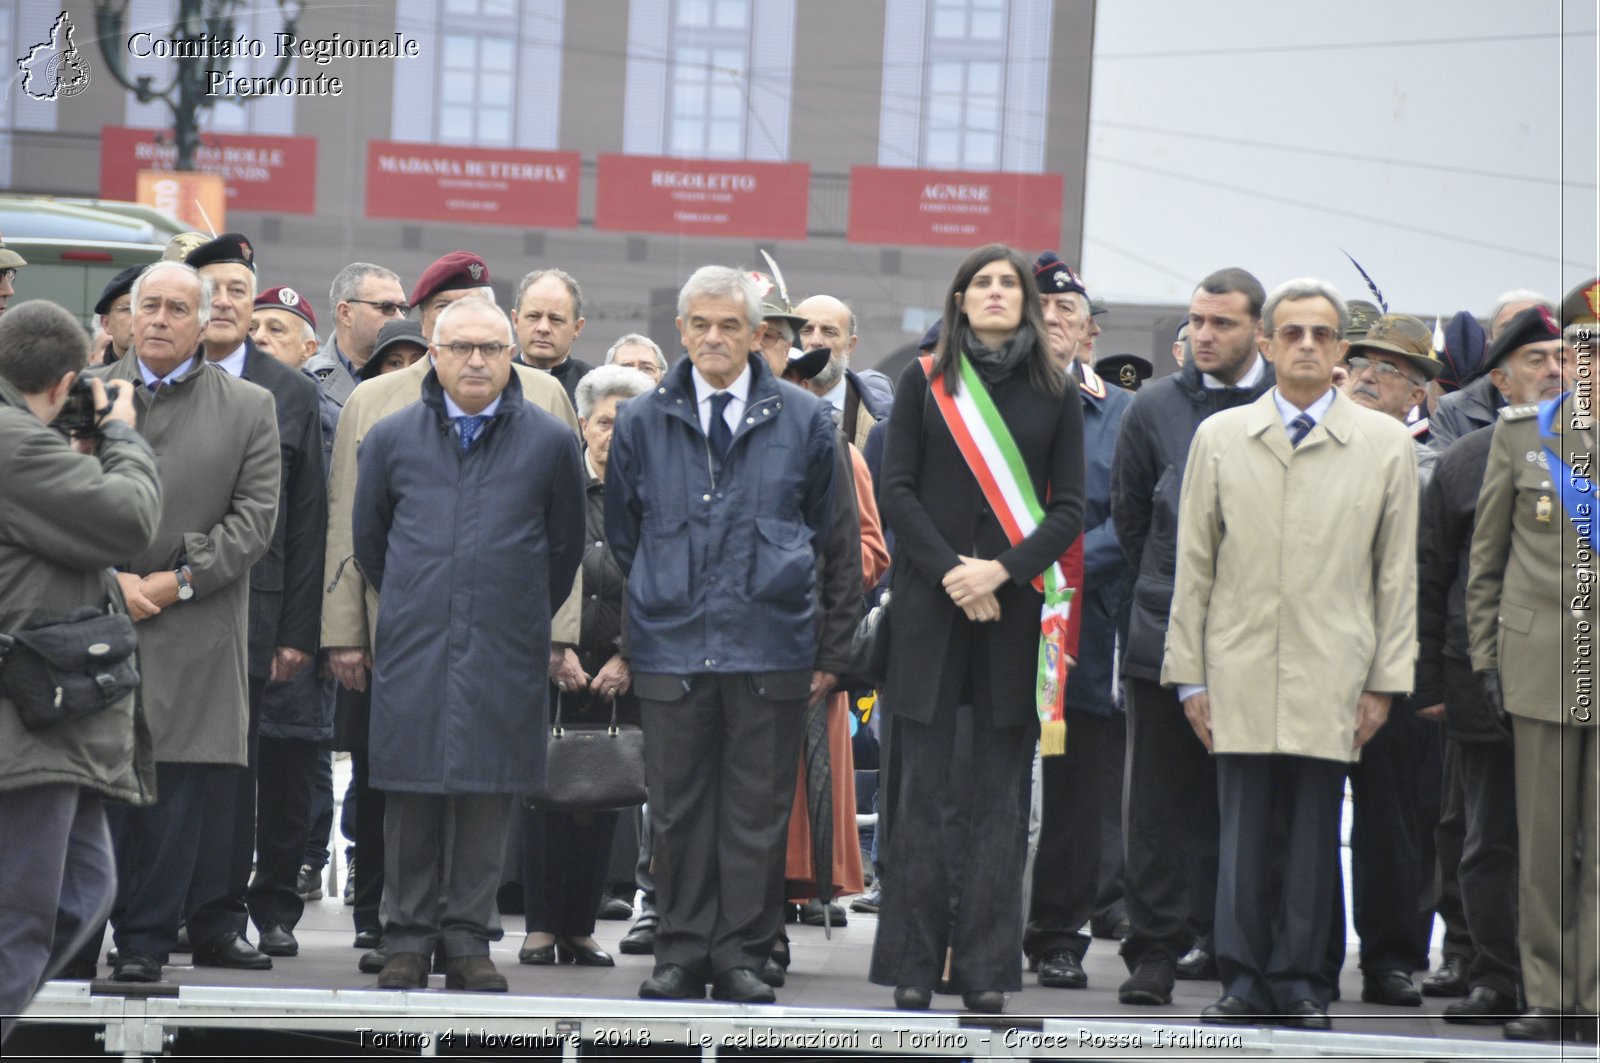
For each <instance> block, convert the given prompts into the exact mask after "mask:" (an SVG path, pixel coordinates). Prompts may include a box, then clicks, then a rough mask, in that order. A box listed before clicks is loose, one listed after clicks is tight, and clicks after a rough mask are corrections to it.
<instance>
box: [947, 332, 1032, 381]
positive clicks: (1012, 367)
mask: <svg viewBox="0 0 1600 1063" xmlns="http://www.w3.org/2000/svg"><path fill="white" fill-rule="evenodd" d="M961 340H962V343H961V350H962V351H963V353H965V354H966V356H967V359H968V360H969V361H970V362H971V363H972V364H973V366H974V368H976V369H977V370H978V375H979V376H981V377H983V382H984V383H985V384H990V385H994V384H998V383H1000V381H1002V380H1005V379H1006V378H1007V377H1009V376H1010V375H1011V374H1012V373H1015V372H1016V371H1017V370H1018V369H1020V368H1021V367H1022V366H1024V365H1026V364H1027V362H1028V358H1029V357H1030V356H1031V355H1032V354H1033V344H1034V339H1033V326H1031V325H1029V324H1028V323H1027V322H1026V321H1024V322H1023V323H1022V324H1021V325H1020V326H1019V327H1018V328H1017V331H1016V332H1015V333H1014V334H1012V337H1011V338H1010V339H1009V340H1006V341H1005V342H1004V343H1002V344H1001V345H1000V349H999V350H998V351H991V350H990V349H989V348H987V347H985V346H984V345H983V344H981V343H979V342H978V337H977V336H974V335H973V334H972V328H971V326H968V327H967V328H966V329H965V330H963V335H962V337H961Z"/></svg>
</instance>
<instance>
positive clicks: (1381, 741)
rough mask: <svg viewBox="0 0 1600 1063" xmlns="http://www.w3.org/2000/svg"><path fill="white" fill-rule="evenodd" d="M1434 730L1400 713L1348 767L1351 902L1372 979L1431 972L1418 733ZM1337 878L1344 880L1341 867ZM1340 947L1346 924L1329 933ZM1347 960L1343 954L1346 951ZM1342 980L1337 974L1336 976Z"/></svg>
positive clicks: (1338, 923) (1363, 960) (1363, 961)
mask: <svg viewBox="0 0 1600 1063" xmlns="http://www.w3.org/2000/svg"><path fill="white" fill-rule="evenodd" d="M1421 725H1426V726H1430V727H1431V726H1433V725H1432V724H1429V723H1428V722H1427V721H1426V720H1419V719H1417V718H1416V716H1415V715H1414V714H1413V713H1412V712H1411V711H1410V710H1409V709H1402V710H1401V711H1397V712H1393V713H1391V714H1390V716H1389V720H1388V722H1387V723H1385V724H1384V725H1383V726H1382V727H1380V728H1379V729H1378V733H1377V734H1375V735H1373V736H1372V738H1371V740H1370V741H1368V742H1367V744H1366V745H1364V746H1362V747H1361V760H1360V761H1359V762H1356V763H1353V764H1351V765H1350V766H1349V778H1350V790H1351V794H1352V797H1353V801H1354V805H1353V808H1352V821H1353V822H1352V826H1351V831H1350V884H1351V889H1352V896H1351V898H1350V903H1351V909H1352V915H1353V917H1354V919H1353V921H1354V923H1355V928H1356V934H1357V935H1358V936H1359V937H1360V938H1361V970H1362V972H1363V973H1366V974H1378V973H1380V972H1383V971H1404V972H1405V973H1407V974H1409V973H1411V972H1412V971H1414V970H1419V969H1426V968H1427V966H1428V945H1427V942H1426V941H1422V940H1419V939H1418V936H1417V935H1418V931H1419V930H1420V926H1419V925H1418V923H1419V920H1418V917H1417V911H1418V908H1419V906H1420V902H1419V899H1418V898H1419V897H1420V889H1421V874H1422V863H1421V856H1420V833H1419V827H1418V822H1417V820H1418V815H1417V805H1418V795H1417V774H1418V772H1417V762H1418V747H1419V738H1418V734H1417V730H1418V727H1419V726H1421ZM1333 874H1334V875H1335V876H1338V875H1340V874H1341V872H1340V870H1339V868H1338V867H1337V866H1335V867H1334V869H1333ZM1330 933H1332V934H1335V935H1336V936H1338V937H1339V938H1340V939H1341V940H1342V939H1343V937H1344V920H1343V919H1339V920H1337V921H1336V925H1334V926H1332V927H1330ZM1339 951H1340V952H1341V953H1342V952H1343V949H1340V950H1339ZM1331 974H1332V975H1333V977H1334V978H1335V979H1336V978H1337V970H1335V971H1334V972H1331Z"/></svg>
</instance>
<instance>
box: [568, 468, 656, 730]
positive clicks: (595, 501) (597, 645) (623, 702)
mask: <svg viewBox="0 0 1600 1063" xmlns="http://www.w3.org/2000/svg"><path fill="white" fill-rule="evenodd" d="M585 471H586V473H587V470H585ZM587 491H588V495H587V508H586V509H585V510H584V535H585V539H584V543H583V612H582V615H581V619H580V620H579V634H578V663H579V664H581V665H582V666H583V670H584V671H585V672H587V673H588V674H589V675H591V676H592V675H594V674H595V673H597V672H599V671H600V669H602V668H604V667H605V664H606V662H607V661H609V660H610V659H611V658H612V656H613V655H614V654H616V653H618V652H619V651H621V649H622V600H623V596H624V595H626V594H627V593H628V577H626V576H624V575H623V574H622V568H621V566H619V565H618V564H617V559H616V558H615V557H613V556H611V547H610V546H609V545H608V544H607V543H606V485H605V481H603V480H597V479H595V478H594V477H593V476H590V477H588V487H587ZM624 656H626V654H624ZM558 696H561V695H559V693H558ZM561 713H562V718H563V719H564V720H568V721H575V720H584V721H589V722H593V721H600V720H608V719H610V718H611V700H610V699H609V698H602V697H599V696H597V695H595V694H593V693H592V692H591V691H588V690H583V691H580V692H578V693H576V694H570V693H569V694H566V695H565V696H562V701H561ZM617 718H618V719H619V720H623V721H625V722H627V723H638V722H639V699H638V697H637V695H635V694H634V692H633V691H632V690H631V689H630V690H629V691H628V692H627V693H626V694H623V695H621V696H620V697H618V698H617Z"/></svg>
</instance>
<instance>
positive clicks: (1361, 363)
mask: <svg viewBox="0 0 1600 1063" xmlns="http://www.w3.org/2000/svg"><path fill="white" fill-rule="evenodd" d="M1344 364H1345V365H1347V366H1349V367H1350V373H1351V375H1352V376H1356V375H1359V374H1361V373H1364V372H1366V371H1367V370H1368V369H1370V370H1372V371H1373V372H1374V373H1376V374H1378V379H1380V380H1387V379H1389V378H1390V377H1400V378H1401V379H1402V380H1404V381H1405V382H1406V383H1408V384H1415V385H1416V386H1417V387H1421V386H1422V381H1420V380H1413V379H1411V378H1410V377H1408V376H1406V375H1405V373H1404V372H1402V371H1401V369H1400V367H1399V366H1396V365H1391V364H1390V363H1388V362H1377V361H1373V360H1372V359H1371V358H1362V357H1361V356H1360V355H1357V356H1356V357H1354V358H1346V359H1345V360H1344Z"/></svg>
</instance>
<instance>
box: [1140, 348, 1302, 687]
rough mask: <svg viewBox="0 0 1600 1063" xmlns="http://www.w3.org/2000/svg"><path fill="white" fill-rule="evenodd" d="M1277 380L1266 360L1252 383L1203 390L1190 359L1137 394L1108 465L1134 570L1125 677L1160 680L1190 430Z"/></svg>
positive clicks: (1250, 399)
mask: <svg viewBox="0 0 1600 1063" xmlns="http://www.w3.org/2000/svg"><path fill="white" fill-rule="evenodd" d="M1275 382H1276V377H1274V376H1273V373H1272V366H1271V365H1270V364H1269V365H1267V366H1266V372H1265V374H1264V375H1263V376H1262V378H1261V380H1260V381H1258V382H1257V383H1256V386H1255V387H1252V388H1207V387H1206V386H1205V384H1204V381H1203V380H1202V378H1201V373H1200V370H1199V368H1198V367H1197V366H1196V365H1195V364H1194V362H1193V360H1190V361H1188V362H1186V363H1185V364H1184V366H1183V368H1182V369H1180V370H1178V372H1176V373H1174V374H1173V375H1172V376H1167V377H1162V378H1161V379H1160V380H1152V381H1150V382H1149V383H1148V384H1146V385H1145V386H1144V387H1142V388H1140V389H1139V390H1138V391H1137V392H1135V393H1134V397H1133V405H1132V406H1130V407H1129V408H1128V412H1127V414H1126V415H1125V416H1124V417H1123V419H1122V431H1121V433H1120V434H1119V435H1118V436H1117V452H1116V456H1115V458H1113V460H1112V463H1111V519H1112V520H1113V522H1114V523H1115V526H1116V530H1117V541H1118V542H1120V543H1121V544H1122V552H1123V554H1124V555H1125V556H1126V557H1127V558H1128V563H1129V564H1131V565H1132V566H1133V571H1134V583H1133V607H1132V610H1131V613H1130V615H1129V619H1128V641H1127V646H1126V648H1125V649H1124V650H1123V655H1122V674H1123V675H1128V676H1133V677H1135V678H1137V679H1145V680H1149V681H1150V682H1152V683H1159V682H1161V659H1162V656H1163V655H1164V654H1165V652H1166V642H1167V614H1168V613H1169V612H1171V610H1172V584H1173V576H1174V574H1175V572H1176V571H1177V567H1178V497H1179V495H1180V493H1181V492H1182V490H1183V470H1184V466H1185V465H1186V464H1187V463H1188V460H1189V443H1190V442H1191V441H1192V440H1193V439H1194V433H1195V430H1196V429H1198V428H1199V427H1200V422H1201V421H1204V420H1205V419H1206V418H1207V417H1210V416H1211V415H1212V414H1214V413H1216V412H1217V411H1219V410H1227V409H1232V408H1233V407H1235V406H1244V405H1246V404H1248V403H1251V402H1254V401H1255V400H1256V399H1258V398H1260V397H1261V396H1262V395H1264V394H1266V392H1267V389H1269V388H1271V387H1272V385H1273V384H1274V383H1275Z"/></svg>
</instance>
